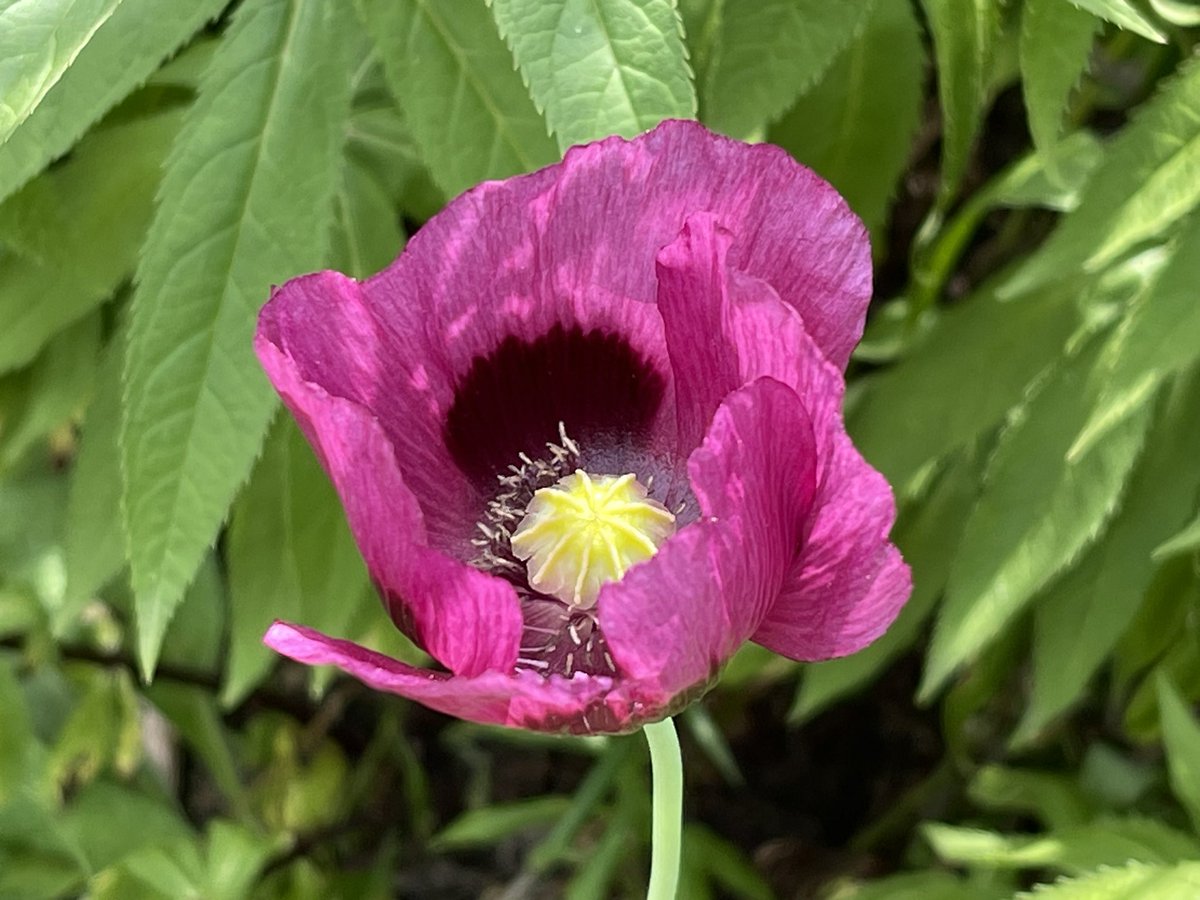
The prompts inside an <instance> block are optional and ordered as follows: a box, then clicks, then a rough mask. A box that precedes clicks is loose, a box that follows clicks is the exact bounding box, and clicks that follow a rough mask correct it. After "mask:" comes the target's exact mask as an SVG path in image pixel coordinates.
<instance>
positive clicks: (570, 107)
mask: <svg viewBox="0 0 1200 900" xmlns="http://www.w3.org/2000/svg"><path fill="white" fill-rule="evenodd" d="M491 7H492V15H493V16H494V17H495V19H496V24H497V25H498V26H499V28H500V34H501V35H503V36H504V39H505V40H506V41H507V42H508V45H509V47H511V48H512V53H513V58H514V59H516V61H517V64H518V65H519V66H520V67H521V74H522V75H523V76H524V78H525V82H526V84H528V85H529V92H530V94H531V95H532V96H533V102H534V103H536V104H537V106H538V108H539V109H541V110H542V111H543V112H544V114H545V116H546V124H547V125H548V126H549V127H550V130H551V131H552V132H553V133H554V135H555V136H556V137H557V139H558V146H559V149H560V150H565V149H566V148H567V147H570V146H571V145H573V144H582V143H584V142H586V141H593V140H596V139H598V138H602V137H604V136H605V135H609V134H621V135H624V136H625V137H632V136H633V135H635V134H638V133H639V132H642V131H646V130H647V129H649V128H653V127H654V126H655V125H657V124H658V123H659V122H661V121H662V120H663V119H687V118H691V117H692V116H694V115H695V114H696V92H695V89H694V88H693V87H692V77H691V72H690V71H689V70H688V63H687V53H686V52H685V50H684V47H683V40H682V37H681V35H680V23H679V16H678V13H677V12H676V11H675V4H674V3H672V2H670V0H491Z"/></svg>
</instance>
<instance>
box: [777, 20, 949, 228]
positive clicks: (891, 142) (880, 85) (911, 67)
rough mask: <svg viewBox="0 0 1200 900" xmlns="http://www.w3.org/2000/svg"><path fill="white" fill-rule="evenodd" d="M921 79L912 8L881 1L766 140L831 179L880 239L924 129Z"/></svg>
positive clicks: (922, 59)
mask: <svg viewBox="0 0 1200 900" xmlns="http://www.w3.org/2000/svg"><path fill="white" fill-rule="evenodd" d="M924 76H925V51H924V48H923V47H922V45H921V32H920V26H919V25H918V23H917V19H916V15H915V12H914V10H913V7H912V5H911V4H909V3H896V2H891V0H889V2H881V3H878V4H876V5H875V7H874V9H873V10H871V12H870V14H869V15H868V17H867V20H866V23H865V25H864V26H863V29H862V32H861V33H860V34H859V35H858V36H857V37H856V38H855V39H854V40H853V41H852V42H851V44H850V46H849V47H847V48H846V50H845V51H844V52H843V53H842V54H841V55H840V56H838V58H837V59H836V61H835V62H834V63H833V65H832V66H830V68H829V70H828V71H827V72H826V73H825V75H824V76H823V77H822V78H821V80H820V81H819V82H818V83H817V84H816V85H814V86H813V87H812V88H811V89H809V90H808V91H806V92H805V93H804V94H803V95H802V96H801V97H800V99H799V100H798V101H797V102H796V105H795V106H793V107H792V108H791V110H789V111H788V113H787V115H786V116H784V117H783V118H782V119H781V120H780V121H779V122H778V123H776V124H775V125H774V126H773V127H772V128H771V129H770V131H769V132H768V138H769V140H770V141H771V142H772V143H777V144H780V145H781V146H783V147H785V148H786V149H787V150H789V151H791V153H792V155H793V156H795V157H796V159H798V160H800V162H802V163H804V164H805V165H807V166H809V167H810V168H812V169H814V170H815V171H816V172H817V174H819V175H821V176H822V177H823V178H826V179H828V180H829V181H830V182H831V183H832V184H833V186H834V187H835V188H837V189H838V192H839V193H840V194H841V195H842V196H843V197H845V198H846V201H847V202H848V203H849V204H850V208H851V209H853V210H854V211H855V212H856V213H858V215H859V216H860V217H861V218H862V220H863V221H864V222H865V223H866V224H867V227H868V228H870V229H871V231H872V233H873V234H874V235H876V236H878V234H879V231H880V229H881V228H882V227H883V225H884V222H885V219H886V215H887V207H888V202H889V201H890V200H891V198H892V194H893V193H894V191H895V189H896V181H897V179H898V178H899V177H900V174H901V173H902V172H903V171H904V168H905V165H906V163H907V162H908V156H909V152H910V150H911V148H912V142H913V137H914V135H915V134H916V130H917V126H918V125H919V124H920V117H921V104H922V100H923V94H924V80H925V77H924Z"/></svg>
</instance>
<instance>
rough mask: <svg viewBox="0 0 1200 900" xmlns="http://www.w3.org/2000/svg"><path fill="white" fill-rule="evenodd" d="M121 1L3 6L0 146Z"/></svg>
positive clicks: (39, 0) (10, 2) (56, 0)
mask: <svg viewBox="0 0 1200 900" xmlns="http://www.w3.org/2000/svg"><path fill="white" fill-rule="evenodd" d="M120 3H121V0H7V2H5V3H4V4H3V5H0V144H3V143H4V142H5V141H6V140H8V138H9V136H10V135H11V134H12V133H13V132H14V131H15V130H16V129H17V127H18V126H20V124H21V123H22V122H24V121H25V120H26V119H28V118H29V116H30V115H31V114H32V113H33V111H34V110H35V109H36V108H37V106H38V104H39V103H41V102H42V99H43V98H44V97H45V96H46V94H47V93H49V91H50V89H51V88H53V87H54V85H55V84H57V83H58V81H59V79H60V78H62V77H63V73H64V72H66V71H67V67H68V66H70V65H71V63H73V62H74V61H75V58H76V57H77V56H78V55H79V54H80V52H81V51H82V50H83V48H84V47H86V46H87V45H88V42H89V41H90V40H91V39H92V37H93V36H94V35H95V34H96V32H97V30H99V28H100V27H101V26H102V25H103V24H104V23H105V22H106V21H108V19H109V17H110V16H111V15H112V14H113V11H114V10H115V9H116V8H117V6H119V5H120Z"/></svg>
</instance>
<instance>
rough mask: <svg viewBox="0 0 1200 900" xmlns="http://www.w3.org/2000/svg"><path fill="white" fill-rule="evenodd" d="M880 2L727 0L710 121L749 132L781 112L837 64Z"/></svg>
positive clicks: (705, 107)
mask: <svg viewBox="0 0 1200 900" xmlns="http://www.w3.org/2000/svg"><path fill="white" fill-rule="evenodd" d="M874 2H875V0H841V2H838V3H827V2H824V0H725V2H724V3H723V4H722V9H721V15H720V24H719V27H718V29H717V32H716V35H715V37H714V42H713V50H712V58H711V60H710V63H709V67H708V71H707V73H706V78H705V82H704V85H703V89H702V91H701V97H700V111H701V119H702V121H704V122H705V123H706V124H707V125H709V126H710V127H711V128H714V129H716V130H717V131H722V132H724V133H726V134H728V135H730V136H732V137H738V138H746V137H749V136H751V135H752V134H753V133H754V132H755V131H756V130H758V129H761V128H763V127H764V126H766V125H767V124H768V123H770V122H772V121H774V120H775V119H777V118H779V116H780V115H782V114H783V112H784V111H785V110H786V109H787V108H788V107H789V106H791V104H792V102H793V101H794V100H795V99H796V97H797V96H798V95H799V94H800V93H801V92H802V91H803V90H805V88H807V87H808V86H810V85H811V84H813V83H814V82H815V81H816V80H817V79H818V78H820V77H821V75H822V73H823V72H824V71H825V70H826V69H827V68H829V66H830V65H831V64H832V63H833V61H834V59H835V58H836V57H837V55H838V53H839V52H841V50H842V49H843V48H844V47H845V46H846V45H847V44H848V43H849V42H850V40H851V39H852V38H853V37H854V35H855V33H856V32H857V31H858V30H859V29H860V28H861V27H862V25H863V23H864V22H865V21H866V16H867V13H868V12H869V11H870V9H871V6H872V4H873V3H874ZM885 2H890V0H885Z"/></svg>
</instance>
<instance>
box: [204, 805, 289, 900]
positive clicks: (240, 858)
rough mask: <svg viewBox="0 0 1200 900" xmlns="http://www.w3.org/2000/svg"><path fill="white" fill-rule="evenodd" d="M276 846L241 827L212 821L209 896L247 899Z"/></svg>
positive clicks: (209, 850)
mask: <svg viewBox="0 0 1200 900" xmlns="http://www.w3.org/2000/svg"><path fill="white" fill-rule="evenodd" d="M275 845H276V842H275V841H272V840H270V839H268V838H266V837H264V836H263V835H260V834H256V833H254V832H252V831H249V830H248V829H246V828H243V827H241V826H240V825H235V824H233V823H232V822H223V821H221V820H220V819H217V820H216V821H214V822H213V823H212V824H211V825H210V826H209V828H208V854H207V856H208V891H207V892H206V893H207V894H208V896H210V897H222V898H229V900H237V898H241V897H249V896H250V889H251V888H252V887H253V886H254V883H255V882H256V881H258V876H259V873H261V872H262V868H263V866H264V865H266V862H267V859H268V858H269V857H270V855H271V853H272V851H273V850H274V849H275Z"/></svg>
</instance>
